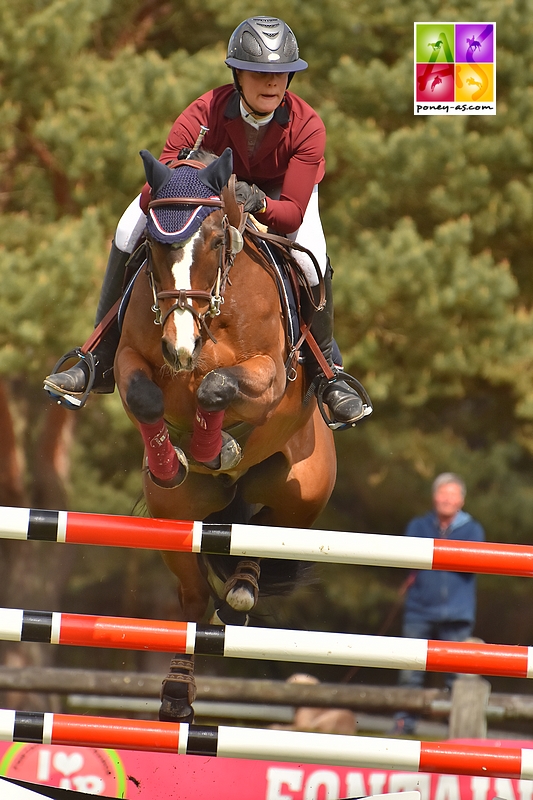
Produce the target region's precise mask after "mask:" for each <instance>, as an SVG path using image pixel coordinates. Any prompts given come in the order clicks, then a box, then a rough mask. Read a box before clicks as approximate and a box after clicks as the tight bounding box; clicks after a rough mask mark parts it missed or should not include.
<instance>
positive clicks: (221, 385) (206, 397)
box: [190, 356, 283, 465]
mask: <svg viewBox="0 0 533 800" xmlns="http://www.w3.org/2000/svg"><path fill="white" fill-rule="evenodd" d="M276 377H277V370H276V365H275V363H274V361H273V360H272V358H270V356H254V357H253V358H250V359H248V360H247V361H244V362H243V363H241V364H238V365H237V366H235V367H224V368H219V369H214V370H212V371H211V372H209V373H208V374H207V375H206V376H205V378H204V379H203V381H202V382H201V384H200V386H199V387H198V392H197V400H198V406H197V410H196V414H195V420H194V427H193V435H192V439H191V445H190V452H191V455H192V457H193V458H194V459H196V461H200V462H202V463H204V464H208V465H211V463H212V462H215V459H217V458H218V456H219V454H220V452H221V449H222V446H223V432H222V427H223V424H224V417H225V413H226V410H227V409H228V408H229V407H230V406H231V408H232V410H233V411H234V412H235V413H236V414H237V415H238V416H239V417H240V418H241V419H243V421H246V422H253V423H254V424H258V423H259V422H260V421H261V418H262V417H264V415H265V413H266V411H267V410H269V409H270V407H271V406H272V403H273V401H274V399H275V392H282V391H283V387H282V385H281V384H280V385H279V386H278V383H279V381H276ZM250 401H253V402H252V403H251V402H250ZM251 410H253V419H252V418H249V417H250V411H251ZM238 459H240V453H239V454H238ZM236 463H238V460H237V459H236Z"/></svg>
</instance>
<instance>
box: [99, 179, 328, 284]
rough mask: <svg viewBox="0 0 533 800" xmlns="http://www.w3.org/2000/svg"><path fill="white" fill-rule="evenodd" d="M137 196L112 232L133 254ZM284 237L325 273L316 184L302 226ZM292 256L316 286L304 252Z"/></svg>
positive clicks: (140, 226)
mask: <svg viewBox="0 0 533 800" xmlns="http://www.w3.org/2000/svg"><path fill="white" fill-rule="evenodd" d="M139 199H140V195H138V196H137V197H136V198H135V200H133V201H132V202H131V203H130V204H129V206H128V207H127V209H126V210H125V212H124V213H123V215H122V216H121V218H120V220H119V223H118V225H117V230H116V232H115V246H116V247H118V249H119V250H122V252H124V253H133V251H134V249H135V245H136V244H137V242H138V241H139V238H140V236H141V234H142V232H143V230H144V228H145V225H146V216H145V214H144V213H143V211H142V209H141V207H140V205H139ZM287 238H289V239H291V240H292V241H293V242H297V243H298V244H301V245H302V246H303V247H306V248H307V249H308V250H310V251H311V252H312V253H313V255H314V256H315V258H316V260H317V261H318V264H319V266H320V270H321V272H322V275H324V273H325V272H326V263H327V261H326V239H325V236H324V231H323V230H322V222H321V220H320V213H319V210H318V184H317V185H316V186H315V187H314V188H313V192H312V194H311V198H310V200H309V203H308V204H307V208H306V210H305V214H304V218H303V220H302V224H301V225H300V227H299V228H298V230H297V231H294V233H289V234H288V235H287ZM292 254H293V256H294V258H295V259H296V261H297V262H298V263H299V264H300V266H301V267H302V269H303V271H304V273H305V275H306V277H307V279H308V281H309V283H310V284H311V286H316V285H317V283H318V278H317V275H316V270H315V268H314V266H313V262H312V261H311V259H310V258H309V256H307V255H306V254H305V253H300V252H298V250H293V251H292Z"/></svg>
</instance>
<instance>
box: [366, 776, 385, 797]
mask: <svg viewBox="0 0 533 800" xmlns="http://www.w3.org/2000/svg"><path fill="white" fill-rule="evenodd" d="M387 777H388V776H387V773H386V772H371V773H370V777H369V779H368V791H369V794H383V792H384V791H385V782H386V780H387Z"/></svg>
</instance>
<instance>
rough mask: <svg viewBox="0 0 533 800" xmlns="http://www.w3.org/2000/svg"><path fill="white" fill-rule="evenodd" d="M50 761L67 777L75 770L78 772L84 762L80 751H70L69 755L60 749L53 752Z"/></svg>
mask: <svg viewBox="0 0 533 800" xmlns="http://www.w3.org/2000/svg"><path fill="white" fill-rule="evenodd" d="M52 763H53V765H54V767H55V769H57V771H58V772H60V773H61V775H65V776H66V777H68V776H69V775H74V773H75V772H79V771H80V769H81V768H82V767H83V763H84V762H83V756H82V754H81V753H70V755H69V754H68V753H64V752H63V751H62V750H60V751H59V753H54V757H53V761H52Z"/></svg>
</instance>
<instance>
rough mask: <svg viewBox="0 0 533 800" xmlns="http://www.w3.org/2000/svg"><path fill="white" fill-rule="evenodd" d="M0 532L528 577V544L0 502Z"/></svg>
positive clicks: (531, 560) (531, 559) (531, 567)
mask: <svg viewBox="0 0 533 800" xmlns="http://www.w3.org/2000/svg"><path fill="white" fill-rule="evenodd" d="M0 539H19V540H20V539H22V540H34V541H49V542H67V543H72V544H89V545H107V546H111V547H133V548H137V549H151V550H170V551H172V550H174V551H179V552H184V553H202V552H203V553H217V554H227V555H234V556H255V557H261V558H284V559H288V560H305V561H321V562H329V563H336V564H369V565H372V566H379V567H405V568H407V569H429V570H453V571H454V572H477V573H481V574H487V575H514V576H519V577H532V576H533V546H530V545H519V544H497V543H494V542H461V541H446V540H439V539H418V538H415V537H404V536H391V535H386V534H375V533H349V532H340V531H320V530H309V529H307V528H277V527H271V526H267V525H264V526H255V525H241V524H231V525H213V524H210V523H205V522H185V521H180V520H166V519H147V518H143V517H125V516H114V515H111V514H82V513H79V512H75V511H43V510H38V509H28V508H10V507H5V506H4V507H0Z"/></svg>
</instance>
